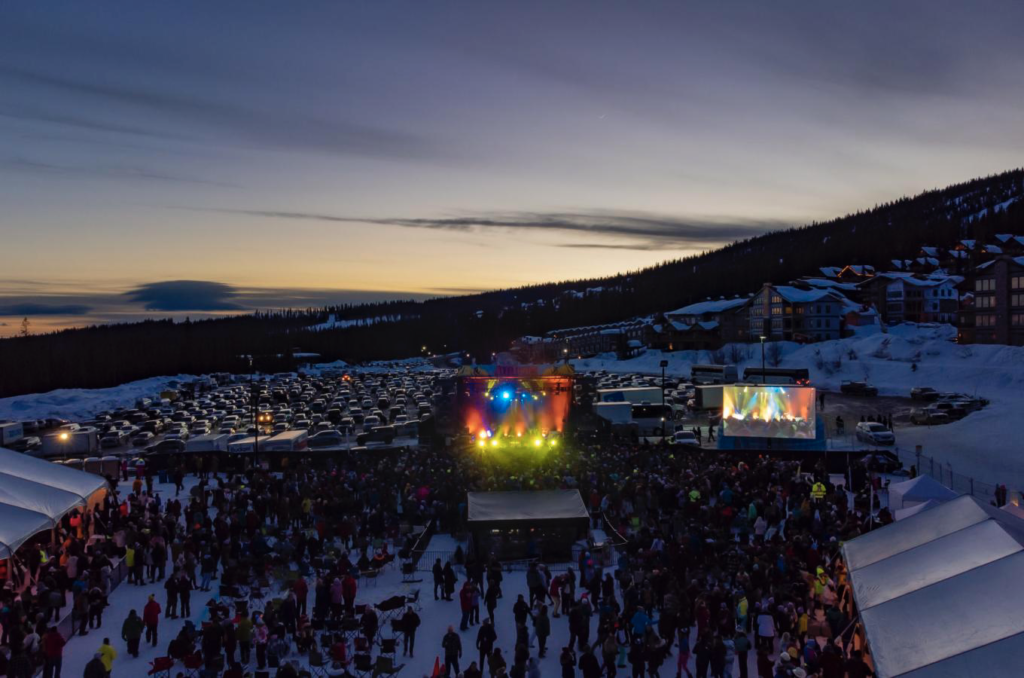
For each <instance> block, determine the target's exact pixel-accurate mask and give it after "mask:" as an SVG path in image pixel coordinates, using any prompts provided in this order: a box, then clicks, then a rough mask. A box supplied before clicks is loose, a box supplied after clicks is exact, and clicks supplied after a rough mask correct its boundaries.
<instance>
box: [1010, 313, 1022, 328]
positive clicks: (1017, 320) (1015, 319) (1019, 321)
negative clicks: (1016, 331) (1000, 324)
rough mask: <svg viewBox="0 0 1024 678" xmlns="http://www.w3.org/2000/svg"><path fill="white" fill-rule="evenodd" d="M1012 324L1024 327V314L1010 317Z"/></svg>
mask: <svg viewBox="0 0 1024 678" xmlns="http://www.w3.org/2000/svg"><path fill="white" fill-rule="evenodd" d="M1010 322H1011V324H1013V325H1024V313H1014V314H1013V315H1012V316H1010Z"/></svg>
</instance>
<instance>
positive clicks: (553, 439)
mask: <svg viewBox="0 0 1024 678" xmlns="http://www.w3.org/2000/svg"><path fill="white" fill-rule="evenodd" d="M557 444H558V438H552V439H551V447H554V446H555V445H557Z"/></svg>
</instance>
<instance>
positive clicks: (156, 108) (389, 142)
mask: <svg viewBox="0 0 1024 678" xmlns="http://www.w3.org/2000/svg"><path fill="white" fill-rule="evenodd" d="M0 80H6V81H7V85H5V86H6V87H9V88H12V89H13V87H12V85H13V86H14V87H18V88H31V89H32V91H33V92H35V91H36V90H45V91H49V92H56V93H59V94H61V95H63V96H64V97H65V101H72V102H74V103H75V105H74V106H73V107H72V108H71V110H74V111H75V112H74V113H70V114H69V113H67V112H66V111H67V110H68V106H66V105H61V106H60V108H59V109H57V111H56V112H55V109H54V104H55V103H56V102H55V100H53V99H52V98H47V97H38V98H36V97H33V99H34V100H35V101H36V102H37V105H35V106H33V107H27V106H24V105H19V106H16V107H14V106H7V107H4V108H2V109H0V115H6V116H9V117H15V118H19V119H22V120H30V121H31V120H38V121H41V122H50V123H58V124H63V125H71V126H75V127H81V128H84V129H88V130H92V131H102V132H120V133H127V134H137V135H145V136H154V137H158V138H159V137H165V138H184V139H191V140H197V141H204V142H207V141H216V143H219V144H222V145H230V144H231V143H232V142H235V143H239V142H240V143H242V144H244V145H250V146H255V147H271V148H277V149H293V150H302V151H316V152H328V153H341V154H349V155H357V156H363V157H376V158H393V159H394V158H403V159H420V160H425V159H430V160H433V159H437V158H440V157H445V156H449V155H451V152H450V151H449V150H446V149H445V148H444V147H441V146H436V145H434V144H432V143H430V142H428V141H427V140H425V139H423V138H420V137H418V136H417V135H415V134H411V133H408V132H404V131H399V130H393V129H386V128H384V127H379V126H376V125H372V124H363V123H359V122H354V121H350V120H345V119H344V118H343V117H341V116H339V115H331V116H330V117H325V118H319V117H316V116H315V115H314V114H307V113H298V112H294V111H291V110H290V109H289V108H287V107H282V108H280V109H278V110H276V111H273V112H267V111H264V110H261V109H260V108H258V107H256V106H243V105H241V104H238V103H236V102H234V101H218V100H217V99H215V98H214V97H213V96H196V95H188V96H185V95H176V94H172V93H169V92H168V90H167V89H158V88H156V87H152V86H147V85H140V84H136V83H129V82H120V83H106V82H104V83H100V82H98V81H94V80H88V79H85V78H76V77H71V76H66V75H63V74H62V75H54V74H51V73H45V72H40V71H35V70H30V69H27V68H19V67H14V66H0ZM40 102H42V103H40ZM96 104H102V105H103V107H104V108H103V110H104V114H103V116H102V119H100V120H97V119H96V118H94V117H90V116H89V115H88V113H87V112H83V111H88V110H89V109H90V108H92V107H93V106H95V105H96ZM112 112H116V113H117V114H118V116H117V117H120V116H122V115H124V116H128V117H130V118H131V117H138V116H139V115H140V114H141V115H149V116H150V118H149V120H150V122H149V123H148V124H147V125H144V126H138V125H135V124H130V125H123V124H121V123H112V122H110V120H111V117H112V116H111V113H112ZM182 129H186V130H188V131H187V133H185V134H182V132H181V130H182Z"/></svg>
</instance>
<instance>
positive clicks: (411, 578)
mask: <svg viewBox="0 0 1024 678" xmlns="http://www.w3.org/2000/svg"><path fill="white" fill-rule="evenodd" d="M421 581H423V580H422V579H417V578H416V563H414V562H412V561H411V560H410V561H407V562H404V563H402V583H404V584H416V583H418V582H421Z"/></svg>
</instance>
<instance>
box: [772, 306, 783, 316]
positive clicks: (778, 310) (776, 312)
mask: <svg viewBox="0 0 1024 678" xmlns="http://www.w3.org/2000/svg"><path fill="white" fill-rule="evenodd" d="M772 315H782V308H781V307H779V306H772Z"/></svg>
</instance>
